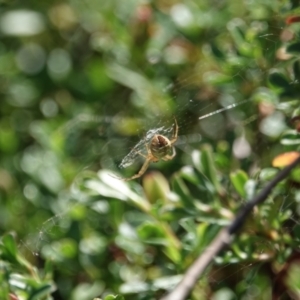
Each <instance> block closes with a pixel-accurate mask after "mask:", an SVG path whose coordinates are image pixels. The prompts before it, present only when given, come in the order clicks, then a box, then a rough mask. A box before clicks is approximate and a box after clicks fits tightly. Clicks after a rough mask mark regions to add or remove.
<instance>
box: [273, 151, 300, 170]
mask: <svg viewBox="0 0 300 300" xmlns="http://www.w3.org/2000/svg"><path fill="white" fill-rule="evenodd" d="M299 156H300V153H299V152H296V151H291V152H286V153H282V154H280V155H278V156H276V157H275V158H274V159H273V161H272V166H273V167H285V166H287V165H290V164H291V163H293V162H294V161H295V160H296V159H297V158H298V157H299Z"/></svg>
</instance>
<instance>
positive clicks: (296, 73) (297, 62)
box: [293, 60, 300, 81]
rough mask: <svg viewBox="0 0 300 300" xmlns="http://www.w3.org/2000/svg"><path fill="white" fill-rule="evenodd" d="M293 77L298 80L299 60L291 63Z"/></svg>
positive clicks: (299, 74) (299, 76) (299, 78)
mask: <svg viewBox="0 0 300 300" xmlns="http://www.w3.org/2000/svg"><path fill="white" fill-rule="evenodd" d="M293 71H294V78H295V79H296V80H298V81H300V61H299V60H296V61H295V62H294V64H293Z"/></svg>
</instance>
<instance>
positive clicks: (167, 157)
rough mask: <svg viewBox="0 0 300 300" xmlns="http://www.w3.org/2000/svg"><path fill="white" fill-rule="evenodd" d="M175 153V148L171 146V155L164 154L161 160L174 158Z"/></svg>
mask: <svg viewBox="0 0 300 300" xmlns="http://www.w3.org/2000/svg"><path fill="white" fill-rule="evenodd" d="M175 155H176V150H175V148H174V147H172V154H171V155H166V156H165V157H163V160H164V161H167V160H171V159H173V158H174V156H175Z"/></svg>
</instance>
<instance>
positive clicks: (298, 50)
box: [286, 43, 300, 54]
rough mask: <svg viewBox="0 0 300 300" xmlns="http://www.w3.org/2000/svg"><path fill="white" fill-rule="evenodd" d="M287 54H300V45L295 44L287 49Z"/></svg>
mask: <svg viewBox="0 0 300 300" xmlns="http://www.w3.org/2000/svg"><path fill="white" fill-rule="evenodd" d="M286 52H289V53H294V54H300V43H294V44H291V45H289V46H287V47H286Z"/></svg>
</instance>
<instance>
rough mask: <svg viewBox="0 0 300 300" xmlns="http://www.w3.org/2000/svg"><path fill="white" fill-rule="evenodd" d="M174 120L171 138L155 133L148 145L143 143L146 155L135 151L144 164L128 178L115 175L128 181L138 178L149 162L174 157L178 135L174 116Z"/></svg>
mask: <svg viewBox="0 0 300 300" xmlns="http://www.w3.org/2000/svg"><path fill="white" fill-rule="evenodd" d="M174 121H175V123H174V130H173V135H172V138H171V139H168V138H167V137H166V136H164V135H161V134H155V135H154V136H153V138H152V139H151V141H150V143H149V145H148V144H145V147H146V150H147V155H144V154H143V153H141V152H137V153H138V154H139V155H141V156H142V157H144V158H145V161H144V164H143V165H142V167H141V169H140V170H139V172H138V173H137V174H135V175H133V176H131V177H128V178H122V177H117V178H118V179H121V180H124V181H129V180H132V179H136V178H139V177H141V176H142V175H143V174H144V173H145V172H146V170H147V168H148V167H149V164H150V163H151V162H158V161H159V160H161V159H162V160H164V161H167V160H171V159H173V158H174V156H175V155H176V151H175V148H174V144H175V142H176V141H177V137H178V124H177V121H176V119H175V118H174Z"/></svg>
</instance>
